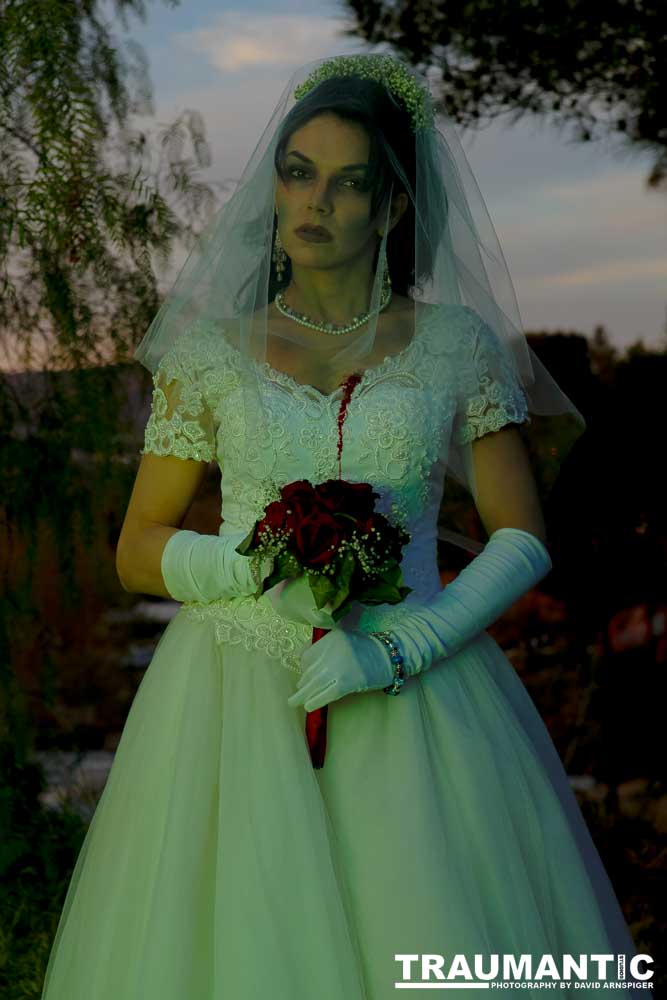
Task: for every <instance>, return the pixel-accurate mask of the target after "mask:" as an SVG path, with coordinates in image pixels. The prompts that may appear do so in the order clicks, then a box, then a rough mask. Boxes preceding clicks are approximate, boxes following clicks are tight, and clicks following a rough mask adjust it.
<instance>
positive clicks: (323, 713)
mask: <svg viewBox="0 0 667 1000" xmlns="http://www.w3.org/2000/svg"><path fill="white" fill-rule="evenodd" d="M330 631H331V629H328V628H317V627H315V626H314V627H313V643H316V642H317V641H318V639H321V638H322V636H323V635H326V634H327V632H330ZM328 708H329V706H328V705H323V706H322V708H316V709H315V711H314V712H306V739H307V741H308V749H309V750H310V759H311V760H312V762H313V767H314V768H315V769H319V768H321V767H323V766H324V754H325V752H326V748H327V709H328Z"/></svg>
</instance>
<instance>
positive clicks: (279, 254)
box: [271, 227, 287, 284]
mask: <svg viewBox="0 0 667 1000" xmlns="http://www.w3.org/2000/svg"><path fill="white" fill-rule="evenodd" d="M271 257H272V260H273V263H274V265H275V268H276V276H277V278H278V283H279V284H282V282H283V276H284V274H285V267H286V266H287V254H286V253H285V248H284V246H283V245H282V243H281V240H280V233H279V232H278V228H277V227H276V238H275V241H274V244H273V253H272V255H271Z"/></svg>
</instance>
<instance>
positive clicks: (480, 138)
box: [109, 0, 667, 349]
mask: <svg viewBox="0 0 667 1000" xmlns="http://www.w3.org/2000/svg"><path fill="white" fill-rule="evenodd" d="M302 10H303V6H302V5H300V6H297V5H296V4H290V3H287V4H284V3H283V4H281V6H280V8H278V7H276V6H275V5H274V4H271V3H267V2H257V0H250V2H247V3H245V4H244V7H243V8H239V7H231V6H230V7H227V6H226V5H225V4H221V3H214V2H211V0H188V2H186V0H184V2H183V3H182V4H181V6H180V7H178V8H175V9H170V8H169V7H168V6H166V5H165V4H162V3H159V2H157V0H154V2H152V3H150V4H148V5H147V18H146V22H145V23H144V24H142V23H141V22H140V21H139V20H138V19H136V18H132V19H131V20H130V21H129V22H128V27H127V30H125V29H124V28H123V26H122V25H121V23H120V22H119V21H118V20H117V19H115V18H113V19H112V18H111V16H110V15H109V19H110V21H111V23H112V33H113V34H114V36H115V37H116V39H117V40H118V42H124V41H125V40H130V39H133V40H135V41H137V42H139V43H140V44H141V46H142V47H143V49H144V51H145V53H146V56H147V58H148V62H149V67H150V76H151V79H152V81H153V84H154V96H155V116H154V119H151V120H149V119H146V118H141V119H136V120H135V124H136V125H137V126H138V127H141V128H144V129H145V128H148V129H149V130H150V131H151V132H154V133H156V132H157V130H158V129H159V127H160V126H161V125H165V124H167V123H168V122H171V121H173V120H174V119H175V118H176V117H177V116H178V114H179V113H181V112H183V111H184V110H186V109H196V110H198V111H199V112H201V114H202V116H203V119H204V123H205V127H206V137H207V141H208V143H209V145H210V147H211V152H212V157H213V160H212V166H211V167H210V168H207V169H206V170H205V171H201V173H200V175H199V176H200V178H201V179H202V180H205V181H207V182H209V183H210V182H215V183H221V182H223V181H224V180H225V179H226V178H237V177H239V176H240V174H241V173H242V171H243V168H244V166H245V163H246V161H247V160H248V158H249V156H250V155H251V153H252V151H253V149H254V147H255V145H256V143H257V141H258V139H259V137H260V135H261V133H262V132H263V130H264V128H265V127H266V125H267V124H268V121H269V118H270V115H271V113H272V111H273V109H274V107H275V104H276V102H277V100H278V98H279V96H280V94H281V93H282V91H283V88H284V87H285V85H286V83H287V81H288V79H289V76H290V75H291V73H292V72H293V71H294V70H295V69H297V68H298V67H299V66H300V65H302V64H303V63H306V62H309V61H311V60H313V59H319V58H321V57H324V56H330V55H346V54H352V53H355V52H370V51H381V50H379V49H375V50H374V49H371V48H369V47H368V46H365V45H364V44H363V43H362V42H361V41H358V40H356V39H350V38H345V37H343V36H342V35H341V34H340V32H341V30H342V28H344V27H346V26H351V24H352V22H351V21H350V19H349V14H348V13H347V7H346V6H345V5H343V4H337V3H331V2H314V3H312V4H311V5H310V7H309V10H308V13H307V14H304V13H302ZM109 11H111V6H109ZM457 131H458V135H459V138H460V139H461V142H462V145H463V148H464V150H465V153H466V156H467V158H468V160H469V163H470V166H471V168H472V170H473V173H474V174H475V177H476V179H477V183H478V184H479V187H480V190H481V192H482V195H483V197H484V200H485V202H486V206H487V209H488V211H489V214H490V217H491V220H492V222H493V225H494V227H495V229H496V232H497V234H498V238H499V240H500V244H501V246H502V248H503V252H504V254H505V259H506V261H507V264H508V267H509V270H510V274H511V276H512V280H513V282H514V288H515V291H516V296H517V300H518V303H519V308H520V312H521V317H522V320H523V323H524V326H525V328H526V329H527V330H531V329H540V330H542V329H544V330H547V331H549V330H559V329H560V330H574V331H578V332H581V333H584V334H586V335H588V336H590V335H591V334H592V332H593V330H594V328H595V327H596V326H597V325H598V324H603V325H604V326H605V327H606V329H607V331H608V333H609V336H610V339H611V340H612V342H613V343H614V344H616V345H617V346H618V347H619V348H621V349H622V348H623V347H624V346H626V345H628V344H630V343H632V342H634V341H635V340H637V339H638V338H639V337H641V338H643V340H644V343H645V344H646V345H647V346H659V345H661V344H664V342H665V336H666V334H665V330H666V328H667V195H665V194H664V193H662V194H661V193H658V192H657V191H650V190H649V189H648V188H647V187H646V177H647V175H648V172H649V168H650V164H651V157H650V155H649V154H647V153H645V152H643V153H641V154H639V153H637V152H629V151H628V150H621V148H620V140H613V141H612V140H607V141H605V142H597V143H594V144H591V143H589V144H581V143H578V142H575V141H573V140H572V138H571V134H572V133H571V131H570V132H567V131H563V130H559V129H557V128H556V127H555V125H553V124H551V123H549V122H548V121H547V120H545V119H542V118H539V117H537V116H534V115H533V116H528V117H525V118H524V119H522V120H521V121H519V122H518V123H516V124H511V123H510V122H509V120H508V119H506V118H503V119H498V120H496V121H495V122H494V123H493V124H492V125H487V126H486V127H485V128H483V129H482V130H479V131H476V132H475V131H472V130H470V129H469V130H467V131H464V130H463V129H462V128H460V127H457ZM221 203H222V202H221ZM183 259H184V252H183V253H182V254H181V256H180V257H178V256H176V255H175V258H174V263H175V266H176V267H177V266H180V264H181V263H182V261H183ZM174 273H175V272H174Z"/></svg>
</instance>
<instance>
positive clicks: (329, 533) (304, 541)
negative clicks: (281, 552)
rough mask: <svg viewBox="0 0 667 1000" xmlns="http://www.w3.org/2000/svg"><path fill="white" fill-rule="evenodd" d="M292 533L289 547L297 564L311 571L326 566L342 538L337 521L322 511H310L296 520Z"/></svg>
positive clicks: (334, 554) (342, 533)
mask: <svg viewBox="0 0 667 1000" xmlns="http://www.w3.org/2000/svg"><path fill="white" fill-rule="evenodd" d="M293 532H294V533H293V535H292V539H291V542H290V546H289V547H290V549H291V551H292V552H293V553H294V555H295V556H296V557H297V559H298V560H299V562H300V563H302V564H303V565H304V566H308V567H309V568H311V569H316V568H318V567H321V566H327V565H328V564H329V563H330V562H331V561H332V559H334V558H335V556H336V552H337V549H338V546H339V545H340V542H341V540H342V538H343V537H344V532H343V530H342V528H341V526H340V524H339V523H338V521H337V520H336V519H335V518H334V517H332V516H331V514H329V513H327V511H322V510H312V511H311V512H310V513H308V514H305V515H304V516H303V517H301V518H300V519H298V520H297V521H296V522H295V524H294V528H293Z"/></svg>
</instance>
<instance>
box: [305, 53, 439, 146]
mask: <svg viewBox="0 0 667 1000" xmlns="http://www.w3.org/2000/svg"><path fill="white" fill-rule="evenodd" d="M334 76H360V77H365V78H366V79H369V80H376V81H377V82H378V83H382V84H384V86H385V87H387V89H388V90H391V92H392V93H393V94H395V95H396V96H397V97H399V98H400V99H401V101H402V102H403V103H404V104H405V105H406V107H407V109H408V111H409V112H410V115H411V117H412V127H413V129H414V131H415V132H416V131H417V130H418V129H428V128H432V127H433V122H434V110H433V98H432V96H431V92H430V91H429V90H428V88H425V87H422V86H421V84H419V83H418V82H417V80H416V79H415V78H414V76H413V75H412V74H411V73H410V72H409V70H408V69H407V68H406V66H405V65H404V63H402V62H400V60H398V59H394V58H393V57H392V56H388V55H367V56H364V55H360V56H336V58H334V59H328V60H327V61H326V62H324V63H322V65H321V66H318V67H317V69H316V70H314V71H313V72H312V73H311V74H310V76H309V77H308V78H307V79H306V80H304V82H303V83H301V84H299V86H298V87H296V88H295V90H294V98H295V100H297V101H298V100H300V99H301V98H302V97H304V96H305V95H306V94H307V93H308V92H309V91H311V90H312V89H313V87H315V86H317V84H318V83H320V82H321V81H322V80H326V79H330V78H331V77H334Z"/></svg>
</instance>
